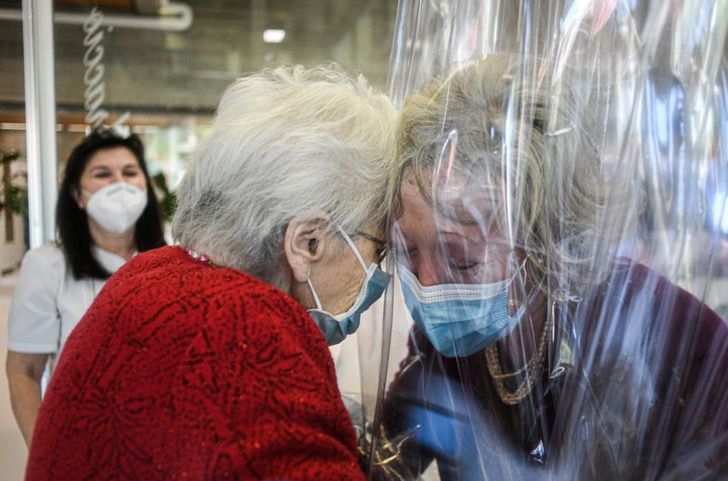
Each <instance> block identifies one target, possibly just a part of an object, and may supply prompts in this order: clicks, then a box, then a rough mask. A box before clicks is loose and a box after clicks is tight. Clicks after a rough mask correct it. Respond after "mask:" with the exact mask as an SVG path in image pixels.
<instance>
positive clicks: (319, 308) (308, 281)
mask: <svg viewBox="0 0 728 481" xmlns="http://www.w3.org/2000/svg"><path fill="white" fill-rule="evenodd" d="M306 282H307V283H308V288H309V289H311V294H313V300H314V302H315V303H316V309H318V310H319V311H323V310H324V308H323V306H322V305H321V301H320V300H319V296H318V294H316V289H314V288H313V284H312V283H311V277H309V278H308V279H306Z"/></svg>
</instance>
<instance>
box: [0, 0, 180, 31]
mask: <svg viewBox="0 0 728 481" xmlns="http://www.w3.org/2000/svg"><path fill="white" fill-rule="evenodd" d="M159 14H160V15H159V16H134V15H118V14H110V13H104V16H103V20H102V22H101V24H102V25H104V26H107V27H115V28H131V29H142V30H161V31H166V32H181V31H184V30H187V29H188V28H190V26H191V25H192V19H193V15H192V9H191V8H190V6H189V5H187V4H184V3H167V2H162V4H161V5H160V6H159ZM87 19H88V14H87V13H71V12H55V14H54V16H53V20H54V21H55V23H64V24H71V25H83V23H84V22H85V21H86V20H87ZM0 20H19V21H20V20H23V12H22V11H21V10H16V9H12V8H0Z"/></svg>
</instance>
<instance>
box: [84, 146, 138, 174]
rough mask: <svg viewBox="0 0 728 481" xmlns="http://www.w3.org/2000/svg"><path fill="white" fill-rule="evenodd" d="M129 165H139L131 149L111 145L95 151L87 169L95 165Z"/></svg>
mask: <svg viewBox="0 0 728 481" xmlns="http://www.w3.org/2000/svg"><path fill="white" fill-rule="evenodd" d="M127 165H135V166H139V161H138V160H137V158H136V156H135V155H134V154H133V153H132V151H131V150H129V149H127V148H126V147H122V146H118V147H110V148H108V149H101V150H99V151H97V152H95V153H94V154H93V155H92V156H91V158H90V159H89V161H88V164H87V165H86V170H88V169H92V168H94V167H102V166H105V167H117V168H119V167H126V166H127Z"/></svg>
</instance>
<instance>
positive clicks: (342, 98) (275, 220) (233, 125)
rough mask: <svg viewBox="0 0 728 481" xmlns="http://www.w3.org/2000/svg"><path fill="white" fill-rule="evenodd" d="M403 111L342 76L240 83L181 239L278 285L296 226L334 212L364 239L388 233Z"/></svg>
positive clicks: (305, 73) (194, 190)
mask: <svg viewBox="0 0 728 481" xmlns="http://www.w3.org/2000/svg"><path fill="white" fill-rule="evenodd" d="M395 129H396V111H395V109H394V107H393V106H392V105H391V103H390V102H389V100H388V99H387V98H386V97H385V96H384V95H382V94H378V93H375V92H373V91H372V89H371V88H370V87H369V86H368V84H367V82H366V80H365V79H364V78H363V77H362V76H361V75H360V76H358V77H357V78H352V77H350V76H348V75H346V74H345V73H344V72H343V71H342V70H341V69H340V68H339V67H338V66H336V65H334V64H328V65H324V66H320V67H316V68H313V69H308V70H307V69H304V68H303V67H302V66H300V65H299V66H282V67H277V68H272V69H266V70H264V71H262V72H260V73H256V74H253V75H250V76H247V77H244V78H241V79H238V80H237V81H235V82H234V83H233V84H232V85H231V86H229V87H228V89H227V90H226V91H225V93H224V95H223V97H222V100H221V101H220V105H219V107H218V111H217V116H216V119H215V123H214V126H213V131H212V134H211V135H210V136H209V137H208V138H207V139H206V140H205V141H204V142H203V143H202V144H201V145H200V147H199V148H198V149H197V151H196V153H195V157H194V161H193V163H192V165H191V167H190V169H189V171H188V172H187V173H186V175H185V178H184V180H183V181H182V184H181V187H180V189H179V193H178V198H179V200H178V205H177V209H176V212H175V216H174V219H173V223H172V234H173V236H174V238H175V240H176V241H177V242H179V243H180V244H181V245H182V246H183V247H186V248H189V249H192V250H195V251H198V252H201V253H204V254H205V255H207V256H208V257H210V258H211V259H213V260H214V261H215V262H216V263H219V264H221V265H225V266H229V267H234V268H237V269H240V270H244V271H246V272H248V273H250V274H252V275H254V276H257V277H259V278H261V279H264V280H268V281H271V280H273V279H274V278H275V277H276V275H277V274H278V273H279V271H280V268H281V266H282V264H281V261H282V256H283V235H284V233H285V228H286V226H287V224H288V223H289V221H290V220H291V218H293V217H294V216H296V215H299V214H305V213H310V212H315V211H318V210H321V211H324V212H326V213H327V214H328V215H329V216H330V217H331V220H332V222H333V223H335V224H338V225H339V226H341V227H342V228H343V229H344V230H345V231H347V232H354V231H355V230H356V229H359V228H361V227H362V226H364V225H365V224H367V223H369V222H376V223H380V224H381V223H382V222H383V220H384V216H385V211H384V207H385V206H384V196H385V191H386V183H387V171H388V169H389V168H390V164H391V162H392V161H393V154H394V132H395Z"/></svg>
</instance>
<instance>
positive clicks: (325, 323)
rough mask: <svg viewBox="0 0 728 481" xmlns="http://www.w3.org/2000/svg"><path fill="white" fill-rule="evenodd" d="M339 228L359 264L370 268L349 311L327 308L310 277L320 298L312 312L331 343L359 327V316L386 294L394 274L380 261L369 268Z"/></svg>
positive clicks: (314, 292) (314, 295)
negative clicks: (380, 266)
mask: <svg viewBox="0 0 728 481" xmlns="http://www.w3.org/2000/svg"><path fill="white" fill-rule="evenodd" d="M337 229H338V230H339V233H340V234H341V235H342V236H343V237H344V240H346V242H347V244H349V247H351V250H353V251H354V254H355V255H356V258H357V260H359V264H361V267H362V269H364V272H366V277H365V278H364V283H363V284H362V286H361V289H360V290H359V295H358V296H357V297H356V300H355V301H354V304H352V306H351V307H350V308H349V309H348V310H347V311H346V312H343V313H341V314H337V315H333V314H331V313H329V312H327V311H325V310H324V309H323V307H322V306H321V301H320V300H319V297H318V295H317V294H316V290H315V289H314V288H313V284H312V283H311V279H310V278H309V279H308V287H309V288H310V289H311V293H312V294H313V299H314V301H315V302H316V309H309V310H308V313H309V314H310V315H311V317H312V318H313V320H314V321H315V322H316V324H318V327H319V329H321V332H322V333H323V334H324V337H325V338H326V342H327V343H328V345H329V346H333V345H334V344H338V343H340V342H341V341H343V340H344V339H345V338H346V336H348V335H349V334H353V333H354V332H356V330H357V329H358V328H359V318H360V317H361V315H362V313H363V312H365V311H366V310H367V309H369V308H370V307H371V305H372V304H374V302H376V301H377V299H379V298H380V297H382V294H384V291H385V290H386V289H387V286H388V285H389V281H390V280H391V279H392V275H391V274H387V273H386V272H384V271H383V270H381V269H380V268H379V267H377V265H376V264H372V265H370V266H369V268H368V269H367V265H366V263H365V262H364V258H363V257H362V255H361V253H360V252H359V249H357V248H356V245H355V244H354V242H353V241H352V240H351V238H350V237H349V236H348V235H347V234H346V232H344V231H343V230H342V229H341V228H339V227H338V226H337Z"/></svg>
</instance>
